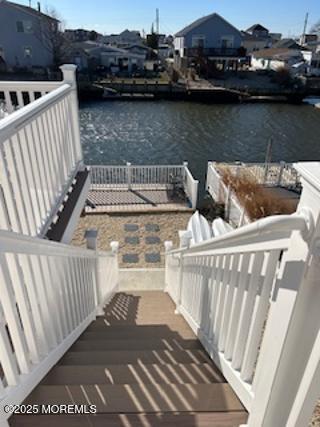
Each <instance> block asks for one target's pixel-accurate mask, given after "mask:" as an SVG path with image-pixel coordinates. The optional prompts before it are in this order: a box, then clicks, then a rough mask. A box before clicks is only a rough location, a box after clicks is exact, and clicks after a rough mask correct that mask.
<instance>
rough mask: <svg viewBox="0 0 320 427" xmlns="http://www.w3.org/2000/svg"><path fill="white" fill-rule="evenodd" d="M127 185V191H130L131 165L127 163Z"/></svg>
mask: <svg viewBox="0 0 320 427" xmlns="http://www.w3.org/2000/svg"><path fill="white" fill-rule="evenodd" d="M127 184H128V190H131V189H132V184H131V163H129V162H127Z"/></svg>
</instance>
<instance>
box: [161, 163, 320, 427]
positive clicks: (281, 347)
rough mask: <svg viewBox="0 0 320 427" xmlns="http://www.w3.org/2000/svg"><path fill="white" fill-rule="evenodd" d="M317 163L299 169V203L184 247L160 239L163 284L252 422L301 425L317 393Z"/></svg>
mask: <svg viewBox="0 0 320 427" xmlns="http://www.w3.org/2000/svg"><path fill="white" fill-rule="evenodd" d="M316 165H317V166H316V167H314V168H313V169H312V172H313V173H315V174H316V178H314V180H313V181H312V183H310V181H311V179H310V177H311V176H312V175H311V173H310V169H309V167H304V166H301V167H300V169H299V170H300V171H301V172H302V174H304V176H305V178H304V179H303V184H304V190H303V193H302V197H301V202H300V207H299V213H296V214H294V215H292V216H278V217H270V218H267V219H263V220H260V221H257V222H256V223H253V224H250V225H247V226H244V227H242V228H240V229H237V230H235V231H233V232H231V233H228V234H227V235H225V236H222V237H219V238H215V239H212V240H211V241H208V242H205V243H202V244H200V245H196V246H193V247H191V248H184V249H178V250H173V251H172V250H170V245H169V244H168V243H167V254H166V286H167V291H168V292H169V294H170V295H171V297H172V299H173V300H174V302H175V303H176V306H177V310H178V312H180V313H181V314H182V315H183V316H184V318H185V319H186V321H187V322H188V323H189V325H190V326H191V327H192V329H193V330H194V332H195V333H196V334H197V335H198V337H199V338H200V340H201V342H202V343H203V345H204V347H205V348H206V350H207V352H208V353H209V354H210V356H211V357H212V358H213V360H214V361H215V362H216V363H217V365H218V366H220V368H221V370H222V372H223V374H224V375H225V377H226V379H227V380H228V382H229V383H230V385H231V386H232V387H233V389H234V390H235V392H236V393H237V395H238V396H239V398H240V399H241V401H242V402H243V404H244V405H245V407H246V408H247V410H248V412H249V421H248V426H249V427H257V426H259V427H285V426H286V427H301V426H307V425H308V422H309V421H310V418H311V414H312V411H313V409H314V407H315V403H316V400H317V399H318V398H319V395H318V394H319V390H320V370H319V360H320V348H319V333H320V332H319V330H320V319H319V306H320V287H319V279H318V277H319V274H320V266H319V244H317V243H316V242H318V241H319V239H318V236H319V235H320V229H319V226H318V228H317V230H315V226H314V224H316V223H318V220H319V217H320V180H319V178H320V175H319V170H318V171H317V168H318V169H319V166H320V165H319V163H317V164H316ZM315 187H316V188H317V191H316V192H315ZM315 245H316V247H317V249H316V252H315ZM168 248H169V250H168ZM312 254H317V256H316V257H313V258H312ZM310 257H311V258H310Z"/></svg>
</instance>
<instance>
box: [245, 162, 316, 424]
mask: <svg viewBox="0 0 320 427" xmlns="http://www.w3.org/2000/svg"><path fill="white" fill-rule="evenodd" d="M295 167H296V169H297V171H298V173H299V174H300V176H301V181H302V187H303V191H302V195H301V199H300V203H299V207H298V211H301V213H305V216H306V219H307V223H308V225H309V227H308V228H309V229H310V230H309V233H303V235H301V233H299V232H293V233H292V237H291V239H290V243H289V249H288V251H287V253H286V254H285V255H284V259H283V261H282V269H281V270H283V271H280V281H279V283H276V286H275V292H274V295H273V298H272V300H271V305H270V310H269V314H268V320H267V324H266V329H265V334H264V339H263V342H262V346H261V351H260V357H259V359H258V365H257V368H256V374H255V379H254V384H253V388H254V395H255V397H254V400H253V403H252V408H251V411H250V416H249V420H248V426H249V427H256V426H261V427H282V426H290V427H300V426H306V425H308V424H309V422H310V419H311V416H312V412H313V409H314V408H315V405H316V402H317V399H318V398H319V395H318V394H319V385H320V372H319V371H320V369H319V353H318V354H317V351H319V329H320V316H319V307H320V286H319V277H320V164H319V162H314V163H299V164H297V165H296V166H295ZM313 224H315V226H314V225H313ZM312 230H313V231H312Z"/></svg>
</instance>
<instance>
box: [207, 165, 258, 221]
mask: <svg viewBox="0 0 320 427" xmlns="http://www.w3.org/2000/svg"><path fill="white" fill-rule="evenodd" d="M206 189H207V191H208V192H209V194H210V195H211V197H212V198H213V199H214V201H215V202H216V203H221V204H223V205H224V207H225V219H226V220H227V221H228V222H230V223H231V224H232V225H234V226H235V227H241V226H242V225H245V224H249V223H250V222H251V220H250V218H249V216H248V215H247V214H246V211H245V208H244V207H243V206H241V204H240V202H239V200H238V198H237V196H236V194H235V192H234V191H232V189H231V188H230V187H227V186H226V185H225V183H224V182H223V179H222V176H221V175H220V173H219V171H218V170H217V168H216V167H215V166H214V164H213V163H209V164H208V172H207V183H206Z"/></svg>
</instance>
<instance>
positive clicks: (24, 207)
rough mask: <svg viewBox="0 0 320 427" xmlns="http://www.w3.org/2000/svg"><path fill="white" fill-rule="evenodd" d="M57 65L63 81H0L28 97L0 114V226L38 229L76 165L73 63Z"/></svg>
mask: <svg viewBox="0 0 320 427" xmlns="http://www.w3.org/2000/svg"><path fill="white" fill-rule="evenodd" d="M62 68H63V73H64V81H63V82H56V83H45V84H42V83H40V84H39V83H38V82H37V83H36V82H25V83H21V82H20V83H17V82H10V83H9V82H0V91H1V90H4V89H5V92H4V93H5V94H6V99H7V98H8V96H9V95H8V93H16V97H17V99H18V101H19V106H23V99H24V98H23V93H24V92H27V93H28V94H29V98H30V99H31V101H32V102H31V103H30V104H28V105H26V106H24V107H23V108H21V109H18V110H17V111H15V112H13V113H12V114H10V115H9V116H7V117H5V118H4V119H2V120H0V228H1V229H6V230H12V231H15V232H19V233H22V234H26V235H32V236H42V235H44V234H45V232H46V231H47V229H48V227H49V226H50V224H51V222H52V220H53V218H54V217H55V215H56V213H57V211H58V209H59V208H60V206H61V202H62V201H63V199H64V198H65V195H66V192H67V191H68V189H69V188H70V185H71V184H72V181H73V179H74V177H75V175H76V174H77V172H78V170H79V169H80V168H81V167H82V162H83V157H82V149H81V143H80V131H79V118H78V103H77V94H76V83H75V66H64V67H62ZM50 89H51V90H52V91H51V92H50V93H48V94H45V92H46V91H49V90H50ZM38 91H41V93H42V95H43V96H42V97H40V98H39V99H37V100H34V98H35V95H34V93H36V92H38ZM7 101H8V102H9V98H8V99H7Z"/></svg>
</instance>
